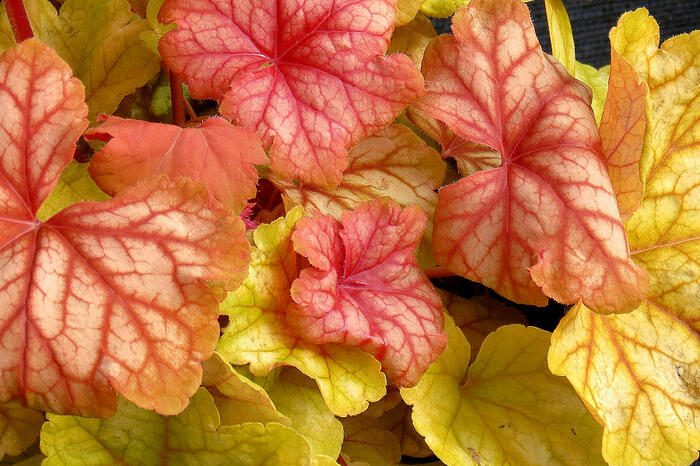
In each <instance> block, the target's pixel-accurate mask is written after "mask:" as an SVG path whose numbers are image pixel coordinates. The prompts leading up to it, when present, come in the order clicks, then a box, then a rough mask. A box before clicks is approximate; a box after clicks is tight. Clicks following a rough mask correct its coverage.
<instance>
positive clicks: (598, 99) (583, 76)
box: [574, 62, 610, 124]
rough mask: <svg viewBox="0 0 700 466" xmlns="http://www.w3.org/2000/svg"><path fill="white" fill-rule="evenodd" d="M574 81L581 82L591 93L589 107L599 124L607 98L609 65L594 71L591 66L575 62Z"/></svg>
mask: <svg viewBox="0 0 700 466" xmlns="http://www.w3.org/2000/svg"><path fill="white" fill-rule="evenodd" d="M574 76H576V79H578V80H579V81H583V82H584V83H586V84H587V85H588V87H590V88H591V91H593V100H592V101H591V107H592V108H593V115H594V116H595V121H596V123H598V124H600V118H601V117H602V115H603V106H604V105H605V99H606V98H607V96H608V78H609V76H610V65H606V66H603V67H602V68H600V69H595V68H593V67H592V66H591V65H586V64H584V63H580V62H576V74H575V75H574Z"/></svg>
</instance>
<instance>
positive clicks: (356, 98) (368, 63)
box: [159, 0, 423, 186]
mask: <svg viewBox="0 0 700 466" xmlns="http://www.w3.org/2000/svg"><path fill="white" fill-rule="evenodd" d="M395 16H396V0H359V1H358V0H352V1H351V0H342V1H331V0H321V1H314V2H305V1H301V0H253V1H247V2H231V1H229V0H168V1H166V2H165V4H164V5H163V8H162V9H161V11H160V18H161V20H162V21H163V22H175V23H177V25H178V30H176V31H171V32H169V33H167V34H166V35H165V36H164V37H163V38H162V39H161V42H160V45H159V50H160V52H161V54H162V56H163V59H164V60H165V62H166V63H167V64H168V66H169V67H170V68H171V69H172V70H173V71H174V72H175V73H177V74H178V75H179V76H181V77H182V78H183V80H184V81H185V82H187V84H188V85H189V89H190V92H191V93H192V95H193V96H194V97H196V98H202V97H207V98H214V99H223V102H222V107H221V111H222V114H223V115H224V116H226V117H228V118H231V119H232V120H233V122H234V123H236V124H240V125H243V126H246V127H250V128H255V129H256V130H257V131H258V132H259V133H260V134H261V135H262V136H263V140H264V142H265V144H266V145H271V149H270V167H271V169H272V170H273V172H275V173H276V174H277V175H279V176H281V177H284V178H287V179H291V178H298V179H300V180H302V181H304V182H308V183H313V184H317V185H323V186H330V185H337V184H338V182H340V177H341V174H342V171H343V169H344V168H345V167H346V165H347V152H346V148H347V147H350V146H352V145H353V144H355V143H357V142H358V141H360V140H361V139H363V138H364V137H366V136H368V135H370V134H372V133H374V132H376V131H378V130H380V129H381V128H383V127H384V126H386V125H388V124H389V123H390V122H391V121H392V120H393V119H394V118H395V117H396V116H397V115H398V114H399V112H400V111H401V110H402V109H403V108H404V107H405V106H406V105H407V104H408V103H410V102H411V101H412V100H413V99H414V98H416V97H417V96H418V95H419V94H420V93H421V92H422V90H423V80H422V77H421V75H420V73H419V72H418V70H417V69H416V68H415V67H414V66H413V64H412V63H411V60H410V59H409V58H408V57H406V56H404V55H400V54H396V55H391V56H388V57H385V56H383V54H384V52H385V51H386V50H387V47H388V45H389V38H390V37H391V32H392V30H393V27H394V18H395Z"/></svg>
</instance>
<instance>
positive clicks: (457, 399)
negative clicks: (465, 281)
mask: <svg viewBox="0 0 700 466" xmlns="http://www.w3.org/2000/svg"><path fill="white" fill-rule="evenodd" d="M445 331H446V333H447V334H448V337H449V343H448V345H447V349H446V350H445V352H444V353H443V355H442V356H441V357H440V359H438V360H437V361H436V362H435V363H433V365H432V366H431V367H430V369H429V370H428V372H427V373H426V374H425V375H424V376H423V378H421V380H420V382H418V385H416V386H415V387H413V388H407V389H401V395H402V396H403V398H404V400H405V401H406V402H407V403H408V404H410V405H413V423H414V425H415V427H416V430H417V431H418V432H419V433H420V434H421V435H423V436H425V438H426V442H427V444H428V446H429V447H430V448H431V449H432V450H433V452H435V454H436V455H437V456H438V458H440V459H441V460H442V461H444V462H445V463H446V464H448V465H467V464H537V465H542V464H570V465H581V464H586V465H593V464H601V465H602V464H605V463H604V462H603V458H602V456H601V447H600V445H601V434H602V431H601V428H600V426H599V425H598V424H597V423H596V422H595V421H594V420H593V418H592V417H591V415H590V414H589V413H588V411H586V408H585V407H584V405H583V403H581V400H580V399H579V398H578V397H577V396H576V393H575V392H574V390H573V389H572V388H571V386H570V385H569V384H568V383H567V382H566V380H565V379H563V378H561V377H556V376H554V375H552V374H551V373H550V372H549V370H548V369H547V349H548V347H549V341H550V333H549V332H545V331H544V330H540V329H537V328H534V327H524V326H522V325H506V326H503V327H500V328H499V329H498V330H496V331H495V332H493V333H490V334H489V335H488V336H487V337H486V339H485V340H484V342H483V344H482V346H481V350H480V351H479V355H478V356H477V358H476V360H475V361H474V363H473V364H472V365H471V366H469V356H470V348H469V343H467V340H466V338H465V336H464V334H463V333H462V331H461V330H460V329H459V328H457V327H456V325H455V324H454V322H453V320H452V318H448V317H446V320H445ZM468 366H469V367H468Z"/></svg>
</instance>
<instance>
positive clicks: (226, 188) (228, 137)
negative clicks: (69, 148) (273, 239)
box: [85, 117, 267, 213]
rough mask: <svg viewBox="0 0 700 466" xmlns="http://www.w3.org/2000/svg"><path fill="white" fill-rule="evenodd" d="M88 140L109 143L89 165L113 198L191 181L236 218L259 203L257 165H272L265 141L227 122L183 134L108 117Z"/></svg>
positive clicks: (214, 121)
mask: <svg viewBox="0 0 700 466" xmlns="http://www.w3.org/2000/svg"><path fill="white" fill-rule="evenodd" d="M85 137H86V139H88V140H90V139H102V140H108V141H109V142H108V143H107V144H106V145H105V146H104V148H103V149H102V150H101V151H100V152H98V153H97V154H95V156H94V157H93V159H92V161H91V163H90V174H91V175H92V177H93V179H94V180H95V181H96V182H97V184H98V186H100V188H102V189H103V190H104V191H105V192H107V193H108V194H116V193H118V192H121V191H123V190H124V189H126V188H128V187H130V186H132V185H134V184H136V183H137V182H138V181H139V180H141V179H144V178H148V177H149V176H154V175H168V176H169V177H173V178H177V177H190V178H192V179H193V180H195V181H198V182H202V183H205V184H206V185H207V188H208V189H209V192H210V193H211V194H212V195H213V196H214V197H215V198H216V199H218V200H219V201H221V202H222V203H223V205H224V206H225V207H226V208H229V209H233V210H234V211H235V212H236V213H240V212H241V211H242V210H243V207H245V205H246V202H247V200H248V199H251V198H253V197H255V193H256V183H257V181H258V172H257V170H256V169H255V165H257V164H263V163H265V162H267V157H266V155H265V151H264V150H263V149H262V145H261V141H260V138H259V137H258V136H257V135H256V134H255V133H254V132H253V131H251V130H248V129H245V128H239V127H237V126H233V125H231V124H230V123H229V122H227V121H226V120H224V119H223V118H210V119H208V120H206V121H205V122H204V123H202V125H201V126H199V127H196V128H180V127H178V126H174V125H165V124H162V123H150V122H146V121H137V120H125V119H122V118H117V117H109V118H107V119H106V120H105V121H104V123H102V124H101V125H100V126H99V127H98V128H93V129H91V130H89V131H88V132H87V133H86V136H85ZM234 180H235V181H234Z"/></svg>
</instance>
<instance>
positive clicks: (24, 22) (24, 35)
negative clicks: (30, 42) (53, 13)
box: [5, 0, 34, 42]
mask: <svg viewBox="0 0 700 466" xmlns="http://www.w3.org/2000/svg"><path fill="white" fill-rule="evenodd" d="M5 9H6V10H7V17H8V18H9V19H10V25H11V26H12V32H13V33H14V34H15V40H16V41H17V42H22V41H24V40H27V39H30V38H32V37H34V33H33V32H32V26H31V24H29V17H28V16H27V10H25V9H24V4H23V3H22V0H5Z"/></svg>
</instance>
